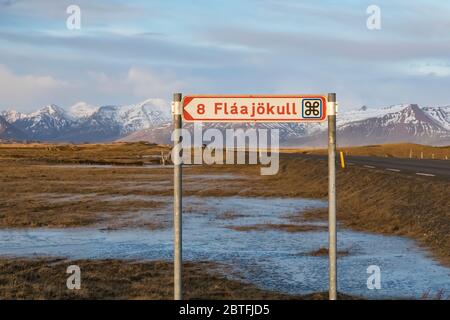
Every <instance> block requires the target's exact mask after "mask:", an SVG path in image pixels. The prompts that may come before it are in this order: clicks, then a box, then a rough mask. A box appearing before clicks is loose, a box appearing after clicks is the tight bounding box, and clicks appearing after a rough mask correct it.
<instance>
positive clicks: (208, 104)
mask: <svg viewBox="0 0 450 320" xmlns="http://www.w3.org/2000/svg"><path fill="white" fill-rule="evenodd" d="M336 107H337V104H336V94H335V93H329V94H328V97H326V96H324V95H235V96H231V95H190V96H185V97H184V98H182V94H181V93H175V94H174V96H173V102H172V114H173V125H174V130H175V131H176V132H177V133H176V134H175V135H174V137H173V140H174V150H173V152H174V153H175V154H180V155H181V154H182V147H181V139H182V137H181V128H182V118H183V119H184V121H186V122H246V123H249V122H250V123H255V126H256V124H257V123H258V122H323V121H326V120H328V208H329V213H328V216H329V218H328V233H329V234H328V239H329V249H328V251H329V299H330V300H336V299H337V273H336V251H337V241H336V240H337V235H336V160H337V159H336V111H337V110H336V109H337V108H336ZM175 148H178V150H177V149H175ZM174 153H173V154H174ZM341 160H342V165H343V167H345V164H344V159H343V153H342V152H341ZM173 218H174V299H175V300H181V299H182V277H181V271H182V163H181V162H180V163H174V214H173Z"/></svg>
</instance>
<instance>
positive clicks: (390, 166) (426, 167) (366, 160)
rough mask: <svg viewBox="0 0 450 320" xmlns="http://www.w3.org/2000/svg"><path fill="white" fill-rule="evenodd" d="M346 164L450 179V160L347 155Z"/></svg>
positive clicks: (307, 156)
mask: <svg viewBox="0 0 450 320" xmlns="http://www.w3.org/2000/svg"><path fill="white" fill-rule="evenodd" d="M283 156H287V157H298V158H304V159H318V160H326V159H327V156H326V155H315V154H301V153H295V154H292V153H291V154H284V155H283ZM338 156H339V154H338ZM345 164H346V166H359V167H364V168H367V169H378V170H387V171H391V172H399V173H406V174H410V175H415V176H422V177H439V178H444V179H448V180H450V160H431V159H405V158H383V157H366V156H346V157H345ZM339 165H340V162H339Z"/></svg>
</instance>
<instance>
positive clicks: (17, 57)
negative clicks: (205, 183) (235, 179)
mask: <svg viewBox="0 0 450 320" xmlns="http://www.w3.org/2000/svg"><path fill="white" fill-rule="evenodd" d="M72 4H75V5H78V6H79V7H80V9H81V29H80V30H70V29H68V28H67V26H66V20H67V18H68V17H69V14H67V12H66V10H67V7H68V6H69V5H72ZM370 5H377V6H379V8H380V9H381V30H369V29H368V28H367V25H366V21H367V18H368V17H369V14H367V12H366V10H367V7H368V6H370ZM176 91H180V92H184V93H322V92H324V93H326V92H330V91H335V92H337V94H338V98H339V99H338V100H339V101H340V104H341V107H345V108H356V107H360V106H361V105H368V106H379V105H390V104H395V103H402V102H405V103H406V102H411V103H419V104H422V105H435V104H440V105H444V104H445V105H448V104H450V94H449V93H450V1H448V0H417V1H410V0H396V1H393V0H371V1H364V0H361V1H357V0H354V1H351V0H340V1H331V0H322V1H317V0H310V1H300V0H246V1H242V0H227V1H223V0H220V1H219V0H190V1H181V0H180V1H175V0H162V1H158V0H145V1H144V0H142V1H138V0H137V1H131V0H96V1H92V0H70V1H65V0H58V1H54V0H0V109H10V108H14V109H16V110H20V111H30V110H35V109H37V108H39V107H41V106H43V105H46V104H50V103H55V104H58V105H60V106H62V107H66V108H67V107H70V106H71V105H73V104H75V103H77V102H80V101H84V102H87V103H88V104H91V105H96V106H97V105H106V104H131V103H136V102H139V101H142V100H145V99H146V98H164V99H168V100H169V99H170V97H171V93H172V92H176Z"/></svg>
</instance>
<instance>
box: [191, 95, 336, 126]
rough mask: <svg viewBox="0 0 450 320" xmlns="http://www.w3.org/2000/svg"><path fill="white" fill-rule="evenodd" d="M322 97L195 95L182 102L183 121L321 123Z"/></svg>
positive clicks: (324, 111) (324, 104) (324, 113)
mask: <svg viewBox="0 0 450 320" xmlns="http://www.w3.org/2000/svg"><path fill="white" fill-rule="evenodd" d="M326 117H327V99H326V96H324V95H283V96H281V95H261V96H258V95H236V96H233V95H217V96H212V95H211V96H209V95H195V96H185V97H184V99H183V118H184V120H185V121H187V122H196V121H204V122H321V121H324V120H325V119H326Z"/></svg>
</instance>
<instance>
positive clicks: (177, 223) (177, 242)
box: [172, 93, 183, 300]
mask: <svg viewBox="0 0 450 320" xmlns="http://www.w3.org/2000/svg"><path fill="white" fill-rule="evenodd" d="M181 98H182V95H181V93H175V94H174V95H173V102H172V114H173V128H174V132H175V133H176V136H175V137H174V142H173V143H174V148H180V150H176V149H175V151H177V152H180V154H181V152H183V150H182V149H181V139H182V138H181V126H182V123H181V113H182V112H181V111H182V107H181ZM172 160H173V159H172ZM180 160H181V159H180ZM173 168H174V169H173V235H174V241H173V246H174V247H173V252H174V254H173V268H174V276H173V289H174V299H175V300H181V299H182V278H181V270H182V256H181V254H182V251H181V249H182V238H181V237H182V233H181V232H182V228H181V223H182V221H181V208H182V203H181V197H182V189H181V181H182V161H179V162H178V163H176V161H174V165H173Z"/></svg>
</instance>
